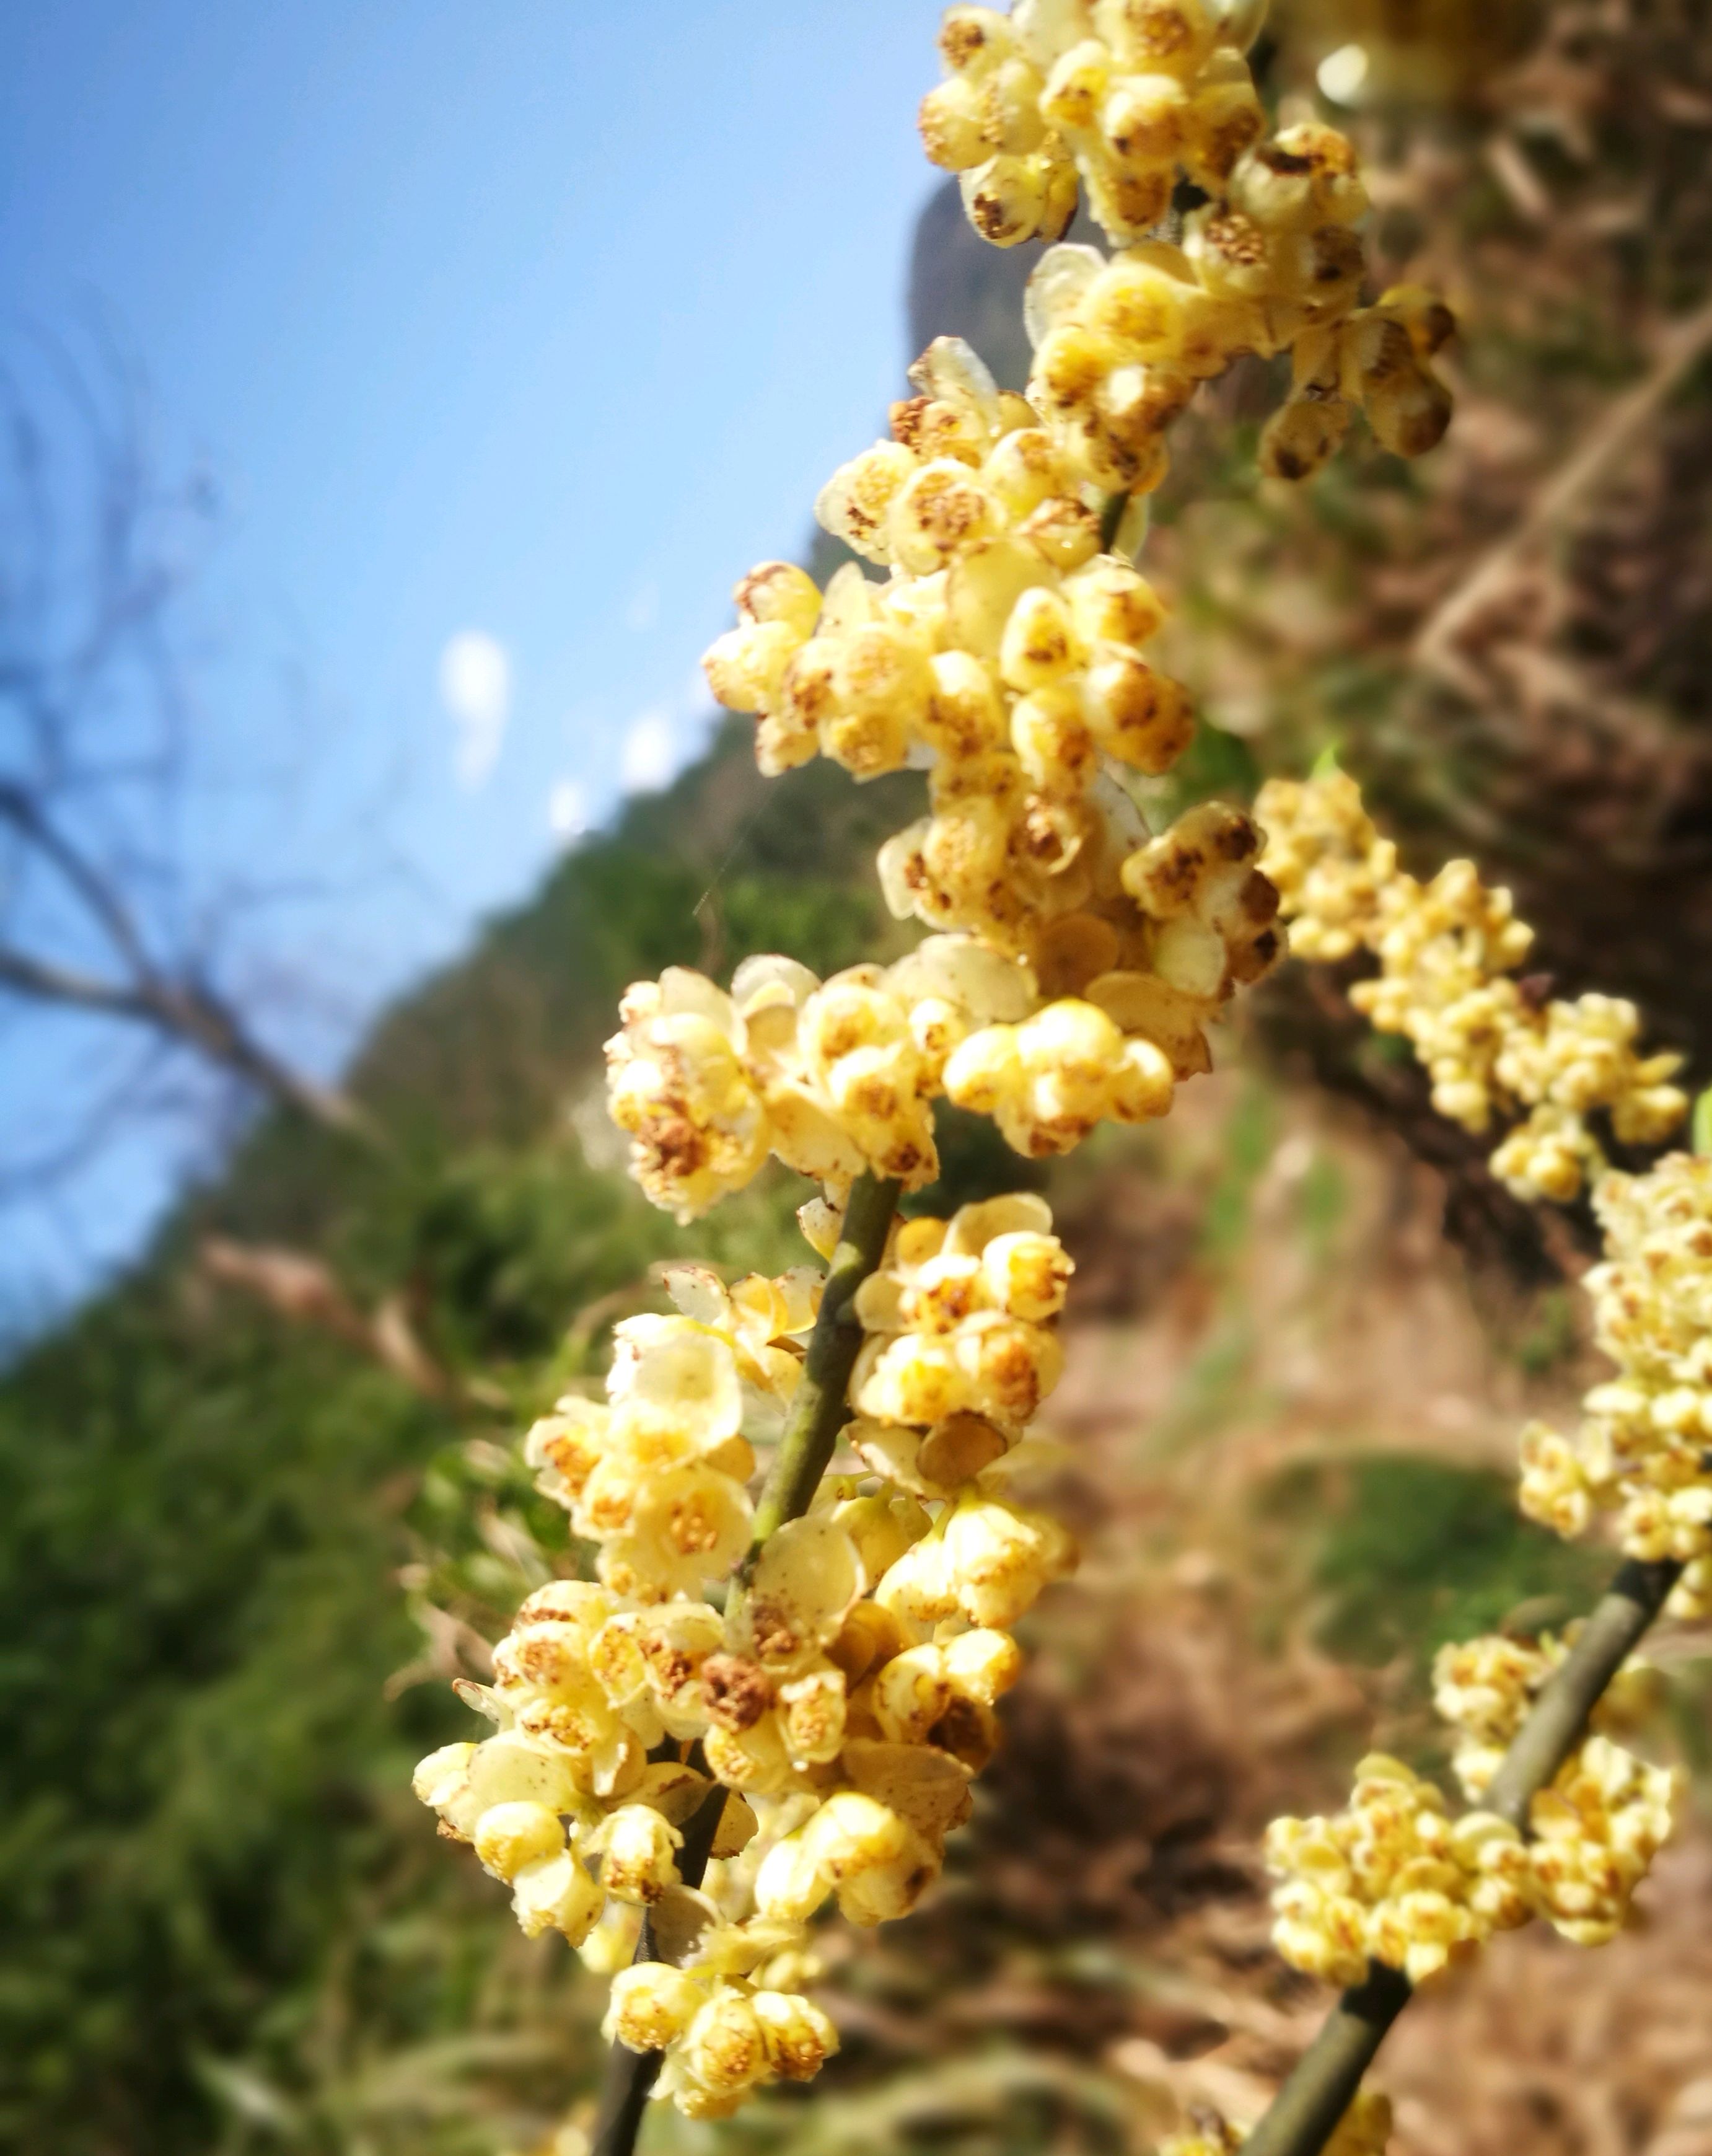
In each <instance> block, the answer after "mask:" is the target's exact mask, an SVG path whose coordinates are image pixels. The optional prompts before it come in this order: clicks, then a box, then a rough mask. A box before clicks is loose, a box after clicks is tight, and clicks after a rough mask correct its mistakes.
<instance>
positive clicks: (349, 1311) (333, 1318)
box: [197, 1235, 460, 1400]
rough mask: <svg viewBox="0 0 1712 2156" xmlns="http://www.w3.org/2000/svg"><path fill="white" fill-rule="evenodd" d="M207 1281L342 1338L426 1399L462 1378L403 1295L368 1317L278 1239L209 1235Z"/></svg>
mask: <svg viewBox="0 0 1712 2156" xmlns="http://www.w3.org/2000/svg"><path fill="white" fill-rule="evenodd" d="M197 1265H199V1267H200V1268H201V1270H202V1274H203V1276H204V1277H205V1278H207V1279H208V1280H210V1281H214V1282H216V1283H217V1284H218V1286H223V1287H235V1288H237V1289H238V1290H240V1291H242V1292H243V1294H245V1295H249V1296H254V1298H255V1300H256V1301H259V1302H260V1303H262V1304H264V1305H265V1306H266V1307H267V1308H268V1309H269V1310H271V1311H272V1312H274V1314H275V1315H276V1316H278V1317H284V1318H286V1319H288V1320H289V1321H290V1322H291V1323H292V1324H294V1325H309V1326H313V1327H316V1328H317V1329H318V1330H319V1331H320V1332H329V1333H331V1335H332V1336H333V1337H334V1338H335V1339H336V1340H342V1341H343V1342H345V1344H346V1347H354V1348H355V1349H356V1351H357V1353H359V1354H361V1355H365V1356H367V1357H368V1358H370V1360H371V1361H373V1362H376V1363H379V1364H380V1365H381V1366H382V1368H383V1369H387V1370H390V1371H391V1372H392V1375H393V1376H394V1377H395V1378H401V1379H402V1381H403V1383H405V1384H407V1385H408V1386H409V1387H410V1389H411V1390H412V1391H413V1392H416V1393H419V1394H421V1395H422V1396H423V1399H430V1400H445V1399H452V1398H454V1397H455V1396H456V1395H457V1394H459V1390H460V1388H459V1382H458V1380H457V1378H455V1377H454V1375H453V1374H452V1373H451V1372H450V1371H449V1370H446V1369H444V1368H442V1367H441V1365H440V1364H439V1363H437V1362H436V1361H435V1360H434V1358H433V1356H432V1355H430V1354H429V1353H428V1350H427V1349H426V1348H425V1347H423V1344H422V1342H421V1341H419V1340H418V1338H417V1337H416V1333H415V1330H414V1328H413V1327H412V1325H411V1323H410V1321H409V1317H408V1316H407V1312H406V1311H405V1308H404V1305H403V1302H402V1299H401V1298H400V1297H399V1296H396V1295H395V1296H387V1299H386V1300H385V1301H383V1302H382V1303H381V1304H380V1306H378V1308H377V1310H376V1311H375V1313H374V1315H373V1316H372V1317H366V1316H365V1315H364V1314H363V1312H361V1310H359V1309H358V1308H357V1306H356V1304H355V1303H354V1302H353V1301H351V1298H350V1296H348V1295H347V1294H346V1292H345V1290H344V1289H343V1288H342V1287H341V1286H340V1285H339V1282H338V1281H336V1279H335V1278H334V1276H333V1274H332V1271H331V1268H330V1267H329V1266H327V1265H325V1264H324V1263H323V1262H322V1260H320V1258H312V1257H310V1256H308V1255H305V1253H304V1252H303V1251H301V1250H285V1249H282V1248H281V1247H280V1246H279V1245H277V1244H269V1243H238V1242H234V1241H233V1240H231V1239H230V1238H229V1237H228V1236H225V1235H208V1236H205V1237H204V1238H203V1240H202V1245H201V1247H200V1248H199V1249H198V1250H197Z"/></svg>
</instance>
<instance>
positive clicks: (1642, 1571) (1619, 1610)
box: [1481, 1558, 1682, 1834]
mask: <svg viewBox="0 0 1712 2156" xmlns="http://www.w3.org/2000/svg"><path fill="white" fill-rule="evenodd" d="M1681 1577H1682V1567H1681V1566H1680V1565H1679V1564H1668V1563H1657V1564H1647V1563H1643V1562H1642V1561H1641V1559H1640V1558H1630V1559H1629V1561H1628V1563H1627V1564H1625V1565H1624V1566H1623V1567H1622V1569H1621V1570H1620V1571H1619V1572H1618V1573H1617V1577H1616V1578H1614V1579H1613V1580H1612V1583H1611V1584H1610V1586H1609V1587H1608V1588H1607V1589H1606V1591H1605V1593H1604V1594H1603V1595H1602V1597H1601V1598H1600V1600H1599V1602H1598V1604H1597V1606H1596V1608H1595V1609H1594V1611H1593V1614H1592V1616H1591V1617H1589V1618H1588V1620H1587V1621H1586V1624H1585V1625H1582V1627H1581V1631H1580V1632H1579V1634H1578V1635H1576V1644H1575V1645H1574V1646H1573V1647H1571V1649H1570V1651H1569V1653H1568V1654H1567V1655H1566V1656H1565V1657H1564V1659H1563V1661H1561V1663H1560V1664H1559V1665H1558V1667H1557V1669H1556V1671H1554V1673H1553V1675H1552V1677H1551V1681H1550V1683H1549V1684H1547V1685H1546V1686H1545V1688H1544V1690H1543V1691H1541V1692H1540V1697H1539V1698H1538V1699H1537V1700H1535V1702H1534V1711H1533V1712H1532V1713H1531V1714H1530V1716H1529V1717H1528V1718H1527V1720H1526V1721H1525V1722H1524V1723H1523V1724H1522V1726H1521V1727H1520V1729H1519V1730H1518V1731H1517V1732H1516V1735H1515V1742H1514V1743H1512V1744H1511V1746H1510V1749H1509V1751H1508V1752H1506V1753H1504V1760H1503V1763H1502V1764H1501V1765H1500V1766H1499V1769H1498V1772H1497V1773H1496V1774H1494V1776H1493V1778H1492V1786H1491V1787H1490V1789H1488V1790H1487V1792H1486V1794H1485V1795H1484V1797H1483V1798H1482V1799H1481V1809H1483V1810H1484V1811H1489V1812H1496V1813H1497V1814H1498V1815H1499V1818H1500V1819H1507V1820H1509V1821H1510V1825H1512V1826H1514V1827H1519V1828H1520V1830H1521V1831H1522V1832H1523V1833H1524V1834H1525V1833H1526V1832H1527V1831H1528V1815H1529V1813H1530V1809H1531V1808H1532V1805H1533V1802H1534V1799H1535V1797H1536V1796H1538V1795H1539V1794H1540V1790H1541V1789H1544V1788H1545V1786H1546V1784H1548V1783H1549V1782H1550V1781H1551V1778H1552V1777H1553V1775H1554V1774H1556V1772H1557V1770H1558V1768H1560V1767H1561V1766H1562V1764H1563V1763H1564V1761H1565V1760H1566V1759H1567V1758H1568V1757H1569V1755H1570V1753H1571V1752H1573V1751H1574V1750H1575V1748H1576V1745H1577V1744H1578V1743H1580V1742H1581V1734H1582V1732H1583V1731H1584V1730H1585V1729H1586V1727H1587V1718H1588V1717H1589V1716H1590V1715H1591V1714H1592V1712H1593V1709H1594V1707H1596V1706H1597V1703H1598V1701H1599V1696H1600V1694H1601V1693H1602V1691H1604V1690H1605V1687H1606V1686H1607V1685H1608V1684H1609V1683H1610V1682H1611V1680H1612V1678H1613V1677H1614V1676H1616V1675H1617V1671H1619V1670H1620V1669H1621V1668H1622V1666H1623V1664H1624V1663H1625V1662H1626V1661H1627V1660H1628V1658H1629V1656H1630V1655H1632V1654H1633V1652H1634V1650H1635V1644H1636V1642H1637V1641H1638V1640H1639V1639H1640V1636H1641V1635H1642V1634H1643V1632H1644V1631H1645V1630H1646V1629H1647V1627H1648V1625H1650V1624H1651V1623H1652V1622H1653V1619H1654V1618H1655V1617H1656V1616H1657V1615H1658V1613H1659V1611H1660V1610H1661V1609H1663V1607H1664V1600H1665V1597H1666V1596H1667V1595H1668V1594H1669V1593H1670V1590H1671V1589H1672V1588H1673V1587H1674V1586H1675V1584H1676V1583H1677V1581H1678V1580H1679V1578H1681Z"/></svg>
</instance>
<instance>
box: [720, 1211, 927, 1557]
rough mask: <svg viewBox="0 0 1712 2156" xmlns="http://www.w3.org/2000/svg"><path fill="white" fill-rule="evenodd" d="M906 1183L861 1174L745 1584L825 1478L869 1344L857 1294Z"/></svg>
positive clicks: (763, 1503)
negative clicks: (853, 1378) (859, 1355)
mask: <svg viewBox="0 0 1712 2156" xmlns="http://www.w3.org/2000/svg"><path fill="white" fill-rule="evenodd" d="M901 1191H902V1185H901V1184H900V1183H894V1182H888V1181H884V1180H883V1179H882V1178H879V1177H878V1176H874V1175H859V1176H858V1177H857V1178H856V1180H855V1182H854V1183H853V1185H852V1186H851V1190H850V1202H849V1204H848V1206H847V1207H846V1209H845V1212H844V1224H843V1229H842V1230H841V1231H840V1233H839V1236H838V1247H837V1248H836V1249H835V1250H833V1256H832V1263H831V1264H830V1265H828V1268H827V1276H826V1288H825V1291H824V1292H823V1295H822V1297H821V1304H820V1309H819V1312H818V1314H817V1316H816V1318H815V1322H814V1330H813V1332H812V1333H810V1335H809V1337H808V1353H807V1358H805V1360H804V1363H803V1366H802V1379H801V1382H800V1383H798V1385H797V1390H796V1392H795V1394H793V1395H792V1401H791V1414H790V1419H789V1420H788V1421H787V1423H786V1424H785V1432H784V1435H783V1436H782V1438H781V1439H780V1440H779V1447H778V1450H777V1452H776V1453H775V1454H774V1455H773V1461H772V1466H771V1467H770V1468H769V1469H768V1471H767V1476H766V1481H765V1482H764V1483H763V1484H762V1486H761V1496H760V1497H759V1499H758V1500H757V1501H756V1507H755V1535H754V1539H753V1540H752V1541H751V1543H750V1545H749V1554H748V1556H747V1557H746V1558H745V1559H744V1561H743V1564H742V1567H741V1570H740V1571H739V1573H738V1575H737V1578H738V1584H739V1587H740V1588H741V1586H742V1585H743V1584H746V1582H747V1580H748V1578H749V1577H750V1575H751V1573H753V1571H754V1569H755V1565H756V1559H757V1558H759V1557H760V1555H761V1551H762V1550H763V1549H764V1548H766V1544H767V1542H768V1540H769V1538H770V1537H771V1536H772V1535H774V1534H775V1533H777V1531H778V1529H779V1528H781V1527H783V1526H784V1524H785V1522H786V1521H787V1520H796V1519H800V1518H801V1517H802V1514H803V1513H804V1512H807V1510H808V1507H809V1504H810V1502H811V1501H812V1498H813V1496H814V1493H815V1491H817V1490H818V1488H819V1487H820V1479H821V1477H822V1476H823V1475H824V1474H825V1473H826V1471H827V1463H828V1461H829V1460H831V1458H832V1456H833V1450H834V1449H835V1448H836V1446H837V1445H838V1432H839V1431H840V1430H842V1429H843V1426H844V1424H846V1423H847V1422H848V1420H849V1418H850V1406H849V1400H848V1393H849V1389H850V1373H851V1371H852V1369H853V1368H854V1367H855V1362H856V1352H857V1350H858V1349H859V1347H861V1345H862V1327H861V1326H860V1325H859V1323H858V1322H857V1319H856V1312H855V1310H854V1308H853V1304H854V1302H855V1300H856V1291H857V1290H858V1289H859V1287H860V1286H861V1285H862V1283H863V1281H865V1280H866V1279H867V1278H868V1277H869V1274H870V1273H873V1272H874V1271H876V1270H878V1269H879V1263H880V1260H881V1259H882V1258H883V1257H884V1255H885V1246H886V1237H887V1235H889V1233H890V1231H891V1225H892V1219H893V1216H894V1214H896V1212H897V1209H898V1199H899V1197H900V1193H901Z"/></svg>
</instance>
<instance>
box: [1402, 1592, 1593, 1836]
mask: <svg viewBox="0 0 1712 2156" xmlns="http://www.w3.org/2000/svg"><path fill="white" fill-rule="evenodd" d="M1573 1636H1574V1635H1573V1633H1571V1639H1573ZM1568 1650H1569V1641H1567V1640H1559V1639H1556V1638H1555V1637H1554V1636H1553V1635H1551V1634H1550V1633H1547V1634H1546V1635H1545V1637H1544V1638H1542V1639H1540V1640H1511V1639H1506V1638H1504V1636H1503V1635H1500V1634H1497V1633H1493V1634H1489V1635H1487V1636H1485V1637H1484V1638H1482V1639H1479V1640H1456V1641H1453V1642H1451V1643H1450V1644H1449V1645H1447V1646H1443V1647H1441V1648H1440V1649H1439V1650H1438V1654H1437V1655H1436V1656H1435V1657H1434V1658H1433V1705H1434V1707H1437V1708H1438V1713H1439V1717H1440V1718H1441V1720H1443V1721H1444V1722H1448V1723H1449V1724H1450V1726H1451V1727H1452V1728H1453V1729H1454V1730H1455V1731H1456V1732H1458V1736H1457V1746H1456V1750H1455V1752H1454V1753H1453V1755H1452V1758H1451V1768H1452V1770H1453V1773H1454V1774H1455V1775H1456V1778H1457V1780H1458V1782H1459V1783H1460V1784H1462V1789H1463V1795H1464V1796H1465V1797H1467V1798H1468V1799H1469V1802H1470V1803H1472V1804H1478V1803H1479V1801H1480V1799H1481V1798H1483V1797H1484V1795H1485V1794H1486V1792H1487V1790H1488V1789H1489V1788H1490V1787H1491V1785H1492V1778H1493V1776H1494V1774H1496V1773H1497V1772H1498V1769H1499V1765H1500V1764H1501V1763H1502V1762H1503V1759H1504V1753H1505V1752H1506V1751H1507V1750H1508V1748H1509V1747H1510V1741H1511V1739H1512V1738H1514V1737H1515V1734H1516V1732H1517V1731H1518V1730H1519V1729H1520V1727H1521V1726H1522V1724H1523V1722H1525V1720H1526V1719H1527V1717H1528V1714H1529V1712H1530V1709H1531V1708H1532V1707H1533V1705H1534V1702H1535V1699H1536V1698H1537V1697H1539V1694H1540V1691H1541V1689H1542V1688H1543V1686H1544V1685H1545V1681H1546V1679H1547V1678H1548V1677H1549V1676H1551V1673H1552V1671H1554V1670H1556V1668H1557V1667H1558V1666H1559V1664H1560V1663H1561V1661H1563V1659H1564V1656H1565V1655H1566V1653H1567V1652H1568Z"/></svg>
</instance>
